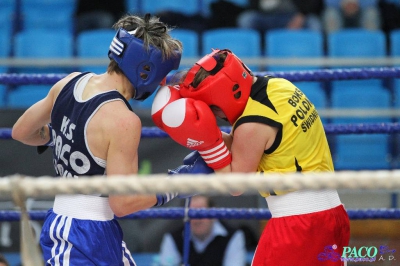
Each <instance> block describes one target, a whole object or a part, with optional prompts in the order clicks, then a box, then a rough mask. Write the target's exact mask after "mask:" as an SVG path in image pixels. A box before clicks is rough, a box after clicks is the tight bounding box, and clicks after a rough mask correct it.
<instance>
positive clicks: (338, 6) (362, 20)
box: [322, 0, 381, 33]
mask: <svg viewBox="0 0 400 266" xmlns="http://www.w3.org/2000/svg"><path fill="white" fill-rule="evenodd" d="M324 1H325V9H324V12H323V16H322V17H323V24H324V30H325V31H326V32H328V33H329V32H332V31H336V30H339V29H344V28H364V29H368V30H378V29H380V28H381V18H380V14H379V7H378V0H362V1H360V0H324Z"/></svg>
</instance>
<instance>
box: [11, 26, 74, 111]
mask: <svg viewBox="0 0 400 266" xmlns="http://www.w3.org/2000/svg"><path fill="white" fill-rule="evenodd" d="M73 47H74V45H73V36H72V33H71V34H67V33H66V32H60V31H57V30H55V31H51V30H25V31H22V32H20V33H18V34H17V35H16V36H15V46H14V49H15V57H16V58H25V59H28V58H29V59H32V58H44V59H46V58H47V59H49V58H72V56H73ZM18 72H19V73H68V72H71V70H70V69H69V68H67V67H65V68H64V67H45V68H41V67H29V68H28V67H26V68H25V67H24V68H20V69H18ZM50 87H51V86H50V85H21V86H18V87H16V88H14V89H12V90H10V91H9V93H8V102H7V105H8V106H9V107H15V108H27V107H29V106H31V105H32V104H34V103H35V102H37V101H38V100H40V99H42V98H43V97H45V96H46V95H47V93H48V91H49V89H50Z"/></svg>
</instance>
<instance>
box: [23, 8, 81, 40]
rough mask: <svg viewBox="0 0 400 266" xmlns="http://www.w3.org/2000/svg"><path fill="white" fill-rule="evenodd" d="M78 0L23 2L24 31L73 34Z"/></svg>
mask: <svg viewBox="0 0 400 266" xmlns="http://www.w3.org/2000/svg"><path fill="white" fill-rule="evenodd" d="M75 8H76V0H21V14H22V24H23V29H25V30H27V29H52V30H58V31H68V32H71V33H72V32H73V29H74V12H75Z"/></svg>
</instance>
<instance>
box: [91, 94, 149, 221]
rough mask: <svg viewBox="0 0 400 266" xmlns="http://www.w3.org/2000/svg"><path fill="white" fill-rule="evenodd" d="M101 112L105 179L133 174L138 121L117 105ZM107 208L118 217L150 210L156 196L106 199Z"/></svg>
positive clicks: (107, 107) (105, 107)
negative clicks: (108, 206)
mask: <svg viewBox="0 0 400 266" xmlns="http://www.w3.org/2000/svg"><path fill="white" fill-rule="evenodd" d="M103 108H104V109H103ZM102 109H103V110H101V109H100V110H99V111H101V112H102V113H101V114H102V120H101V121H102V128H103V129H102V131H103V132H106V135H105V139H108V140H109V145H108V150H107V156H106V160H107V165H106V172H107V178H115V177H116V176H117V177H118V176H119V177H120V176H121V175H122V176H128V175H133V174H137V173H138V148H139V142H140V136H141V129H142V125H141V121H140V119H139V117H138V116H137V115H136V114H134V113H133V112H131V111H129V110H128V109H127V108H126V106H125V104H124V103H123V102H121V101H114V102H110V103H108V104H105V105H104V106H102ZM114 114H118V115H117V116H116V115H114ZM132 182H134V180H132ZM109 204H110V207H111V209H112V211H113V212H114V214H115V215H116V216H118V217H122V216H126V215H128V214H131V213H134V212H137V211H140V210H144V209H148V208H150V207H152V206H154V205H155V204H156V196H155V195H154V194H152V195H150V194H129V195H117V194H115V195H109Z"/></svg>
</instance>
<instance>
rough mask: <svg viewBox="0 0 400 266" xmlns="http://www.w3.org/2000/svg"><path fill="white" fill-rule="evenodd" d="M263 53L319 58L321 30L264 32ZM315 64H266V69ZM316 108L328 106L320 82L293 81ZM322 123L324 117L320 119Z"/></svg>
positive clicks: (295, 68) (321, 41)
mask: <svg viewBox="0 0 400 266" xmlns="http://www.w3.org/2000/svg"><path fill="white" fill-rule="evenodd" d="M264 38H265V49H264V50H265V51H264V53H265V55H266V56H267V57H271V58H297V59H300V58H303V57H304V58H319V57H322V56H324V39H323V35H322V32H319V31H312V30H288V29H277V30H270V31H268V32H266V33H265V36H264ZM318 68H319V67H316V66H301V65H297V66H278V65H268V66H267V70H268V71H272V72H274V71H295V70H297V71H298V70H314V69H318ZM295 85H296V86H298V87H299V88H300V90H302V91H303V92H304V93H305V94H306V95H307V97H308V98H309V99H310V100H311V102H312V103H313V104H314V105H315V106H316V107H317V109H324V108H327V106H328V100H327V95H326V93H325V91H324V89H323V88H322V84H321V83H320V82H295ZM322 121H323V122H324V123H326V122H327V120H326V119H322Z"/></svg>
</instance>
